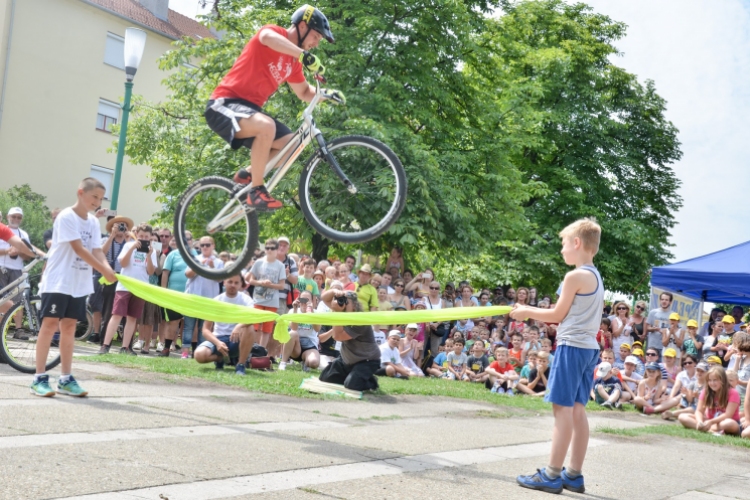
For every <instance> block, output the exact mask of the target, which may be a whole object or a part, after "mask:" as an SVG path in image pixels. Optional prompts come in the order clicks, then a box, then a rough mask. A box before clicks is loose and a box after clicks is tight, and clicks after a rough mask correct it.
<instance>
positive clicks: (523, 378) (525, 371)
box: [519, 351, 538, 383]
mask: <svg viewBox="0 0 750 500" xmlns="http://www.w3.org/2000/svg"><path fill="white" fill-rule="evenodd" d="M537 355H538V352H537V351H530V352H527V353H526V365H525V366H524V367H523V368H521V373H520V374H519V377H520V382H524V383H525V382H528V381H529V373H531V370H533V369H534V368H536V360H537Z"/></svg>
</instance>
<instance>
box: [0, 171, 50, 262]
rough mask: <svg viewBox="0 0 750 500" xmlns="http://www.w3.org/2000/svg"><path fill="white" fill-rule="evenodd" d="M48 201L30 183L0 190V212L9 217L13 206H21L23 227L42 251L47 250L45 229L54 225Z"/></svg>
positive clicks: (32, 241)
mask: <svg viewBox="0 0 750 500" xmlns="http://www.w3.org/2000/svg"><path fill="white" fill-rule="evenodd" d="M46 202H47V199H46V198H45V197H44V196H43V195H41V194H39V193H35V192H34V191H32V189H31V186H29V185H28V184H23V185H21V186H13V187H12V188H10V189H7V190H5V191H0V212H2V213H3V217H7V215H8V210H9V209H10V208H11V207H21V209H22V210H23V222H21V229H23V230H24V231H26V232H27V233H29V239H30V240H31V243H32V244H33V245H34V246H36V247H37V248H39V249H40V250H42V251H46V249H45V247H44V231H46V230H47V229H49V228H51V227H52V216H51V215H50V209H49V208H48V207H47V205H46Z"/></svg>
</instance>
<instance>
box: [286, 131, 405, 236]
mask: <svg viewBox="0 0 750 500" xmlns="http://www.w3.org/2000/svg"><path fill="white" fill-rule="evenodd" d="M327 149H328V151H329V153H330V155H332V157H333V159H334V161H335V163H337V164H338V166H339V167H340V168H341V172H343V174H344V175H346V177H347V178H348V179H349V180H350V181H351V183H352V188H353V189H350V188H349V187H348V186H346V185H345V184H344V182H343V181H342V179H341V178H340V176H339V175H338V173H337V172H336V171H335V168H334V167H333V166H332V165H331V164H330V163H329V158H327V157H326V155H323V154H321V153H318V154H316V155H314V156H313V157H312V158H311V159H310V160H309V161H308V162H307V165H305V168H304V170H303V171H302V175H301V176H300V181H299V197H300V205H301V207H302V212H303V214H304V215H305V219H307V221H308V222H309V223H310V225H311V226H312V227H313V228H315V230H316V231H317V232H318V233H320V234H321V235H323V236H325V237H326V238H329V239H331V240H334V241H339V242H342V243H364V242H366V241H369V240H371V239H373V238H377V237H378V236H380V235H381V234H383V233H385V232H386V231H387V230H388V229H389V228H390V227H391V225H393V223H394V222H396V220H398V217H399V216H400V215H401V212H402V211H403V209H404V206H406V172H405V171H404V167H403V165H402V164H401V161H400V160H399V159H398V157H397V156H396V154H395V153H394V152H393V151H391V149H390V148H389V147H388V146H386V145H385V144H383V143H382V142H380V141H378V140H375V139H372V138H370V137H364V136H356V135H352V136H345V137H339V138H337V139H334V140H333V141H331V142H329V143H328V144H327Z"/></svg>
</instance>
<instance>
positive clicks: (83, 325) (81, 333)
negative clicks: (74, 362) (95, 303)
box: [76, 307, 94, 341]
mask: <svg viewBox="0 0 750 500" xmlns="http://www.w3.org/2000/svg"><path fill="white" fill-rule="evenodd" d="M93 330H94V315H93V314H92V313H91V309H89V308H88V307H87V308H86V321H79V322H78V323H76V340H80V341H84V340H86V339H87V338H89V335H91V332H92V331H93Z"/></svg>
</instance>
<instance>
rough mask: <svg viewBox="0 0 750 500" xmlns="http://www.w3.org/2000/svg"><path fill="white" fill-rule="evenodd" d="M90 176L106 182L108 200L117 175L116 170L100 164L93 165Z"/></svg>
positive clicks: (106, 197) (106, 198)
mask: <svg viewBox="0 0 750 500" xmlns="http://www.w3.org/2000/svg"><path fill="white" fill-rule="evenodd" d="M89 176H90V177H93V178H94V179H96V180H98V181H99V182H101V183H102V184H104V187H105V190H104V199H105V200H108V199H109V193H110V191H111V190H112V180H113V179H114V177H115V173H114V171H113V170H112V169H110V168H104V167H100V166H99V165H91V172H90V173H89Z"/></svg>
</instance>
